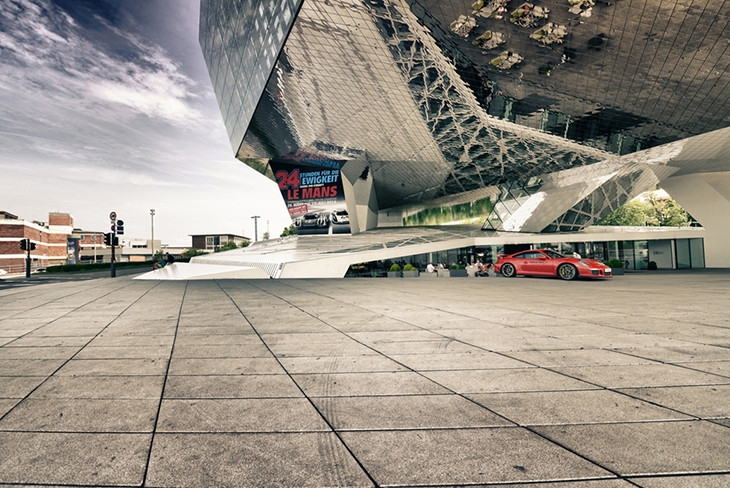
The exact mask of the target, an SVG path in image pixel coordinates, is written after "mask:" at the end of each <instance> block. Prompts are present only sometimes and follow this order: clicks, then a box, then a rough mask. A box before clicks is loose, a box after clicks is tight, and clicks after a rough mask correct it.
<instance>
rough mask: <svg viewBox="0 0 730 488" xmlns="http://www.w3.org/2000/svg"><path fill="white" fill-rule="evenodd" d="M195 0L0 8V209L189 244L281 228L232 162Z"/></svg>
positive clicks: (255, 181) (275, 209)
mask: <svg viewBox="0 0 730 488" xmlns="http://www.w3.org/2000/svg"><path fill="white" fill-rule="evenodd" d="M198 15H199V1H198V0H57V1H50V0H2V1H0V210H6V211H8V212H10V213H13V214H15V215H18V216H19V217H20V218H23V219H26V220H42V221H46V220H47V218H48V212H68V213H70V214H72V215H73V217H74V224H75V226H76V227H80V228H83V229H85V230H99V231H104V232H106V231H108V227H109V212H110V211H112V210H115V211H116V212H117V214H118V215H119V218H120V219H123V220H124V221H125V227H126V236H127V237H144V238H148V237H149V235H150V209H152V208H153V209H155V213H156V215H155V238H159V239H162V241H163V243H168V244H170V245H175V246H185V245H190V242H191V241H190V237H188V235H189V234H198V233H208V232H216V233H233V234H240V233H242V232H244V233H245V235H246V236H249V237H253V234H254V226H253V222H254V221H253V220H252V219H251V216H253V215H260V216H261V219H260V220H259V238H261V236H262V234H263V232H265V231H266V228H267V221H268V225H269V228H270V232H271V235H272V236H278V235H279V234H280V233H281V231H282V230H283V228H284V227H285V226H287V225H289V223H290V220H289V217H288V214H287V211H286V208H285V206H284V203H283V202H282V201H281V197H280V196H279V192H278V190H277V187H276V184H275V183H274V182H272V181H270V180H268V179H266V178H264V177H263V176H261V175H259V174H258V173H256V172H255V171H253V170H251V169H250V168H249V167H247V166H246V165H244V164H243V163H241V162H239V161H237V160H236V159H234V158H233V156H232V154H233V151H232V150H231V146H230V144H229V142H228V138H227V136H226V132H225V128H224V126H223V121H222V119H221V115H220V112H219V110H218V106H217V104H216V101H215V96H214V94H213V89H212V86H211V83H210V78H209V76H208V72H207V70H206V68H205V62H204V61H203V56H202V54H201V51H200V46H199V45H198Z"/></svg>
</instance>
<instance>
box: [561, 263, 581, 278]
mask: <svg viewBox="0 0 730 488" xmlns="http://www.w3.org/2000/svg"><path fill="white" fill-rule="evenodd" d="M558 276H560V277H561V278H562V279H564V280H574V279H575V278H577V277H578V270H577V269H576V268H575V266H573V265H572V264H561V265H560V266H558Z"/></svg>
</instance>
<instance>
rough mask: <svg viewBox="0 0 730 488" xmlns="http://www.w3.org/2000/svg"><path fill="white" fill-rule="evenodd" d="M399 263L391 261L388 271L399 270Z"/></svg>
mask: <svg viewBox="0 0 730 488" xmlns="http://www.w3.org/2000/svg"><path fill="white" fill-rule="evenodd" d="M400 269H401V268H400V264H398V263H393V266H391V267H390V269H389V271H400Z"/></svg>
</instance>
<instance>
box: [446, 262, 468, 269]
mask: <svg viewBox="0 0 730 488" xmlns="http://www.w3.org/2000/svg"><path fill="white" fill-rule="evenodd" d="M449 269H465V268H464V266H462V265H460V264H456V263H454V264H452V265H450V266H449Z"/></svg>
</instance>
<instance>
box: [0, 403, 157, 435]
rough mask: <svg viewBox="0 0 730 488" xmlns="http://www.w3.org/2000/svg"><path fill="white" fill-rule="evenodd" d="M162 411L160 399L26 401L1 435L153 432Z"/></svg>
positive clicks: (1, 428)
mask: <svg viewBox="0 0 730 488" xmlns="http://www.w3.org/2000/svg"><path fill="white" fill-rule="evenodd" d="M158 407H159V400H158V399H156V398H153V399H134V400H129V399H119V398H117V399H114V400H104V399H83V400H76V399H65V398H63V399H62V398H52V399H45V398H42V399H34V398H26V399H25V400H23V401H22V402H21V403H19V404H18V405H16V406H15V408H13V409H12V411H11V412H10V413H8V414H7V415H6V416H5V417H4V418H2V420H0V431H6V430H10V431H12V430H15V431H44V432H53V431H58V432H137V433H140V432H152V431H153V427H154V425H155V417H156V416H157V409H158Z"/></svg>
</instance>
